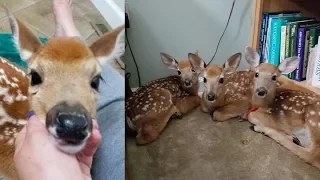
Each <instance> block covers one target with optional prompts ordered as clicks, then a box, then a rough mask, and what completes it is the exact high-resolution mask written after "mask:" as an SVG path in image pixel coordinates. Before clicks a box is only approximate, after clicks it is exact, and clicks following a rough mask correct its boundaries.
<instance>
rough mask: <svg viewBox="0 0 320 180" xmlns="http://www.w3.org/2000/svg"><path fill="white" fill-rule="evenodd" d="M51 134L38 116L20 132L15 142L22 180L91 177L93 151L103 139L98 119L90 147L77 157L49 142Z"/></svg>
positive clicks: (17, 166)
mask: <svg viewBox="0 0 320 180" xmlns="http://www.w3.org/2000/svg"><path fill="white" fill-rule="evenodd" d="M51 136H52V135H51V134H50V133H49V132H48V131H47V129H46V127H45V126H44V125H43V124H42V123H41V122H40V121H39V120H38V119H37V118H36V117H35V116H32V117H31V118H30V120H29V121H28V123H27V125H26V126H25V127H24V128H23V130H22V131H21V132H20V133H19V134H18V136H17V138H16V143H15V147H16V150H15V157H14V162H15V167H16V169H17V173H18V176H19V178H20V179H21V180H24V179H34V180H37V179H39V180H40V179H41V180H45V179H49V178H50V179H52V178H53V179H62V180H63V179H84V177H86V178H89V179H91V178H90V168H91V163H92V159H93V154H94V153H95V151H96V149H97V147H98V146H99V144H100V142H101V134H100V132H99V130H98V125H97V123H96V121H94V125H93V130H92V135H91V136H90V138H89V139H88V143H87V146H86V147H85V148H84V149H83V151H81V153H79V154H77V155H76V156H74V155H69V154H66V153H63V152H62V151H60V150H58V148H57V147H56V146H55V144H54V143H52V142H51V141H48V138H50V137H51ZM49 154H50V155H49ZM48 176H50V177H48Z"/></svg>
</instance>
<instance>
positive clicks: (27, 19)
mask: <svg viewBox="0 0 320 180" xmlns="http://www.w3.org/2000/svg"><path fill="white" fill-rule="evenodd" d="M3 4H5V5H6V6H7V7H8V9H9V10H10V11H11V12H13V13H14V15H15V16H16V17H18V18H20V19H21V20H23V21H24V23H25V24H26V25H27V26H28V27H29V28H30V29H31V30H32V31H33V33H35V34H36V35H38V36H41V37H48V38H49V37H51V36H52V35H53V34H54V30H55V25H54V17H53V12H52V0H1V2H0V5H1V6H2V5H3ZM72 7H73V17H74V21H75V24H76V26H77V28H78V30H79V31H80V33H81V35H82V36H83V37H84V39H85V40H86V42H87V43H88V44H91V43H93V42H94V41H96V40H97V39H98V38H99V35H98V33H97V31H96V30H95V28H94V27H93V26H92V23H93V24H94V23H100V24H107V22H106V21H105V20H104V18H103V17H102V16H101V14H100V13H99V11H98V10H97V9H96V8H95V6H94V5H93V4H92V3H91V1H90V0H73V5H72ZM1 31H2V32H10V27H9V23H8V19H7V17H6V14H5V12H4V9H3V8H0V32H1ZM120 63H121V62H120ZM112 66H114V67H115V68H116V69H117V70H119V71H121V74H123V70H121V68H119V67H116V66H117V64H116V63H113V64H112Z"/></svg>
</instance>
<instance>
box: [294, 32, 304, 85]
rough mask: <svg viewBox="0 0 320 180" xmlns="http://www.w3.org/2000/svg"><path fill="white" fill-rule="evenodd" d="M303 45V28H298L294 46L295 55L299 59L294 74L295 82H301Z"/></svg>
mask: <svg viewBox="0 0 320 180" xmlns="http://www.w3.org/2000/svg"><path fill="white" fill-rule="evenodd" d="M304 43H305V28H299V29H298V33H297V45H296V55H297V56H298V59H299V64H298V67H297V70H296V74H295V80H296V81H302V72H303V64H304V59H303V57H304Z"/></svg>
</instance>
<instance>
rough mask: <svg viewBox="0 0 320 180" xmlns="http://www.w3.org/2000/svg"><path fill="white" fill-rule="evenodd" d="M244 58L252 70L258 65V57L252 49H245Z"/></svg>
mask: <svg viewBox="0 0 320 180" xmlns="http://www.w3.org/2000/svg"><path fill="white" fill-rule="evenodd" d="M245 58H246V60H247V62H248V63H249V64H250V65H251V66H252V67H254V68H256V67H258V66H259V64H260V56H259V54H258V53H257V52H256V50H254V49H253V48H252V47H248V46H247V47H246V50H245Z"/></svg>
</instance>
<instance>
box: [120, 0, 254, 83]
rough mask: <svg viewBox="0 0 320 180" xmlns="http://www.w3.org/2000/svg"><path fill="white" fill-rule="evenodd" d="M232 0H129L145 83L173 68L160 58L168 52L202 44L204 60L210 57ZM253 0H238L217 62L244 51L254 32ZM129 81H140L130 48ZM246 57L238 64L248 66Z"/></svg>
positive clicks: (181, 53)
mask: <svg viewBox="0 0 320 180" xmlns="http://www.w3.org/2000/svg"><path fill="white" fill-rule="evenodd" d="M232 2H233V0H161V1H157V0H148V1H147V0H127V3H126V5H127V9H128V11H129V15H130V25H131V27H130V29H128V30H127V34H128V38H129V42H130V45H131V47H132V50H133V53H134V56H135V58H136V61H137V63H138V66H139V68H140V74H141V80H142V84H144V83H146V82H148V81H150V80H154V79H157V78H160V77H165V76H167V75H168V74H170V73H175V72H173V71H172V70H168V69H167V68H166V66H165V65H164V64H163V63H162V61H161V59H160V52H165V53H168V54H170V55H171V56H173V57H175V58H176V59H177V60H181V59H186V58H187V54H188V53H189V52H194V51H196V50H197V49H198V50H199V55H200V57H202V59H204V60H205V61H206V62H209V61H210V59H211V58H212V56H213V54H214V51H215V48H216V45H217V43H218V40H219V38H220V36H221V34H222V32H223V30H224V28H225V25H226V22H227V19H228V16H229V13H230V10H231V6H232ZM252 6H253V1H252V0H237V1H236V3H235V7H234V10H233V14H232V17H231V20H230V23H229V26H228V29H227V31H226V33H225V36H224V37H223V39H222V41H221V43H220V47H219V50H218V53H217V55H216V57H215V60H214V61H213V62H212V64H213V63H218V64H222V63H223V62H224V61H225V60H226V58H228V57H229V56H231V55H232V54H234V53H237V52H244V49H245V46H246V45H249V42H250V33H251V17H252ZM123 60H124V62H125V63H126V68H127V72H131V73H132V75H131V78H130V85H131V87H137V86H138V81H137V77H136V70H135V66H134V64H133V60H132V57H131V54H130V51H129V48H128V47H127V49H126V54H125V57H124V58H123ZM247 67H248V66H247V64H246V62H245V60H244V58H243V59H242V62H241V65H240V69H244V68H247Z"/></svg>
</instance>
